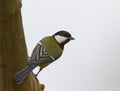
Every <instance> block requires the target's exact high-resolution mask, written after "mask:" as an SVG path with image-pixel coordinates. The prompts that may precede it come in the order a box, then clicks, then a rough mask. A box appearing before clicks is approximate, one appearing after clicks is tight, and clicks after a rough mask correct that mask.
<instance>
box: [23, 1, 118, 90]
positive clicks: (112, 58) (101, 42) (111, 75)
mask: <svg viewBox="0 0 120 91" xmlns="http://www.w3.org/2000/svg"><path fill="white" fill-rule="evenodd" d="M22 2H23V7H22V18H23V26H24V32H25V37H26V43H27V47H28V54H29V56H30V55H31V53H32V50H33V48H34V47H35V45H36V44H37V43H38V41H39V40H40V39H42V38H43V37H44V36H49V35H53V34H54V33H55V32H57V31H59V30H66V31H69V32H70V33H71V34H72V36H73V37H75V40H74V41H71V42H70V43H68V44H67V45H66V46H65V50H64V54H63V55H62V57H61V58H60V59H58V60H57V61H56V62H54V63H52V64H51V65H49V66H48V67H47V68H45V69H44V70H42V71H41V72H40V74H39V75H38V79H39V81H40V83H43V84H45V87H46V88H45V91H120V0H22Z"/></svg>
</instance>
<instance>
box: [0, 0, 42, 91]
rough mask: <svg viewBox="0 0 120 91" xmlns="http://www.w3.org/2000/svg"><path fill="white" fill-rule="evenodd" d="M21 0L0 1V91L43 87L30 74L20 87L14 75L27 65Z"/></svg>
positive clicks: (37, 89)
mask: <svg viewBox="0 0 120 91" xmlns="http://www.w3.org/2000/svg"><path fill="white" fill-rule="evenodd" d="M27 57H28V55H27V48H26V44H25V38H24V32H23V26H22V19H21V0H0V91H43V90H44V85H42V84H39V82H38V81H37V80H36V79H35V78H34V76H33V75H32V74H30V75H29V76H28V77H27V78H26V79H25V81H24V82H23V83H21V84H20V85H18V84H16V83H15V80H14V74H15V73H16V72H17V71H19V70H20V69H21V68H23V67H24V66H25V65H26V63H27Z"/></svg>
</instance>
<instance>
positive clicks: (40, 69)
mask: <svg viewBox="0 0 120 91" xmlns="http://www.w3.org/2000/svg"><path fill="white" fill-rule="evenodd" d="M41 70H42V69H41V68H40V69H39V71H38V72H37V74H35V77H36V78H37V76H38V74H39V73H40V71H41Z"/></svg>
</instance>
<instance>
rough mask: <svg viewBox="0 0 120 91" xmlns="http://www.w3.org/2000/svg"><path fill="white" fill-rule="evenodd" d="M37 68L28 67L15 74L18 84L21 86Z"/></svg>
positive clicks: (33, 66)
mask: <svg viewBox="0 0 120 91" xmlns="http://www.w3.org/2000/svg"><path fill="white" fill-rule="evenodd" d="M35 67H36V65H34V64H33V65H26V66H25V68H23V69H22V70H20V71H19V72H17V73H16V74H15V81H16V83H17V84H20V83H21V82H22V81H23V80H24V79H25V78H26V77H27V75H28V74H29V73H30V72H31V71H32V70H33V69H34V68H35Z"/></svg>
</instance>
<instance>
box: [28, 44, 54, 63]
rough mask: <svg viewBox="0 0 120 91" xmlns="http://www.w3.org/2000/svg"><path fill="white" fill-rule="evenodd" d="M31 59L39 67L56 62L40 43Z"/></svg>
mask: <svg viewBox="0 0 120 91" xmlns="http://www.w3.org/2000/svg"><path fill="white" fill-rule="evenodd" d="M30 59H31V60H32V61H34V62H35V63H36V64H37V65H39V64H44V63H47V62H52V61H54V60H55V59H54V57H52V56H50V55H48V54H47V53H46V52H45V49H44V47H43V46H42V45H41V44H40V43H38V44H37V45H36V47H35V48H34V50H33V52H32V55H31V58H30Z"/></svg>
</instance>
